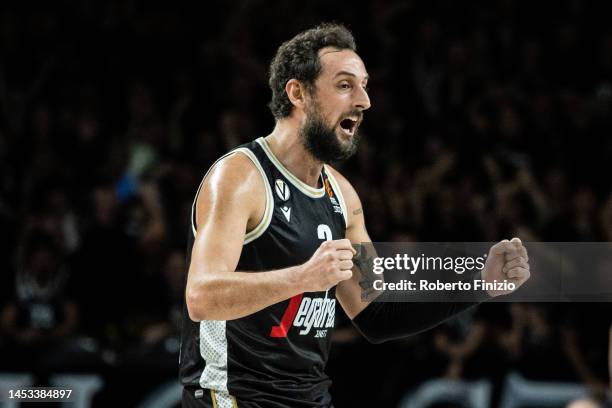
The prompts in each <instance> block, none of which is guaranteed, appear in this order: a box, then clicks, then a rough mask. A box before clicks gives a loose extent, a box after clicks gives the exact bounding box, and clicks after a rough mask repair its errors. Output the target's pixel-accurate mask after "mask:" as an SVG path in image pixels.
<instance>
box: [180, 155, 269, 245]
mask: <svg viewBox="0 0 612 408" xmlns="http://www.w3.org/2000/svg"><path fill="white" fill-rule="evenodd" d="M234 153H242V154H244V155H245V156H247V157H248V158H249V159H250V160H251V161H252V162H253V164H254V165H255V167H257V170H259V173H260V174H261V177H262V180H263V182H264V186H265V189H266V207H265V210H264V215H263V217H262V219H261V221H260V222H259V224H257V226H256V227H255V228H253V229H252V230H251V231H249V232H247V233H245V235H244V243H243V245H246V244H248V243H249V242H253V241H254V240H256V239H257V238H259V237H260V236H261V234H263V233H264V232H265V231H266V230H267V229H268V226H269V225H270V221H272V213H273V210H274V197H273V196H272V188H271V187H270V183H269V182H268V177H267V176H266V173H265V172H264V170H263V168H262V167H261V164H260V163H259V160H257V157H256V156H255V155H254V154H253V152H252V151H250V150H249V149H247V148H246V147H239V148H237V149H234V150H232V151H230V152H228V153H226V154H224V155H223V156H221V157H219V158H218V159H217V160H216V161H215V162H214V163H213V165H212V166H210V168H209V169H208V171H207V172H206V174H205V175H204V177H203V178H202V181H201V182H200V186H199V187H198V191H197V192H196V195H195V198H194V199H193V204H192V205H191V231H192V232H193V237H194V238H195V237H196V235H197V231H196V228H195V225H194V223H193V218H194V216H195V206H196V202H197V200H198V195H199V194H200V190H201V189H202V186H203V185H204V181H205V180H206V177H207V176H208V174H209V173H210V172H211V171H212V169H213V168H214V167H215V166H216V165H217V163H219V162H220V161H221V160H223V159H225V158H226V157H228V156H230V155H232V154H234Z"/></svg>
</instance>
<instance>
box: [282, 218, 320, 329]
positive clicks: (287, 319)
mask: <svg viewBox="0 0 612 408" xmlns="http://www.w3.org/2000/svg"><path fill="white" fill-rule="evenodd" d="M317 237H318V238H319V239H322V240H323V241H331V240H332V232H331V228H329V225H326V224H319V225H318V226H317ZM302 297H304V294H303V293H300V294H299V295H295V296H294V297H292V298H291V299H289V305H288V306H287V309H286V310H285V313H283V317H282V318H281V321H280V324H279V325H278V326H272V330H270V337H287V332H288V331H289V327H291V324H292V323H293V319H295V315H296V314H297V312H298V309H299V308H300V304H301V303H302Z"/></svg>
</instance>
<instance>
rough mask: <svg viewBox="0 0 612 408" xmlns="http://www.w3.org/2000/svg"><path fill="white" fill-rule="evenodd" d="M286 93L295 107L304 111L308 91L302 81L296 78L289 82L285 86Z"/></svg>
mask: <svg viewBox="0 0 612 408" xmlns="http://www.w3.org/2000/svg"><path fill="white" fill-rule="evenodd" d="M285 92H286V93H287V97H288V98H289V100H290V101H291V103H292V104H293V106H295V107H296V108H299V109H304V106H305V104H306V100H305V98H306V89H305V88H304V86H303V85H302V83H301V82H300V81H298V80H297V79H295V78H292V79H290V80H289V81H287V85H285Z"/></svg>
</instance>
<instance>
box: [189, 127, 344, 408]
mask: <svg viewBox="0 0 612 408" xmlns="http://www.w3.org/2000/svg"><path fill="white" fill-rule="evenodd" d="M230 154H244V155H246V156H247V157H249V159H251V161H252V162H253V164H254V165H255V166H256V167H257V169H258V170H259V172H260V173H261V176H262V178H263V180H264V183H265V189H266V206H265V212H264V217H263V219H262V221H261V222H260V223H259V225H258V226H257V227H256V228H254V229H253V230H252V231H249V232H245V237H244V245H243V248H242V253H241V255H240V260H239V262H238V266H237V268H236V270H240V271H253V273H257V272H262V271H269V270H274V269H280V268H285V267H289V266H295V265H299V264H302V263H304V262H306V261H307V260H308V259H310V257H311V256H312V254H313V253H314V252H315V251H316V249H317V248H318V247H319V246H320V244H321V243H322V242H323V241H324V240H330V239H340V238H344V236H345V229H346V218H345V217H346V206H345V203H344V200H343V198H342V195H341V192H340V189H339V187H338V184H337V182H336V180H335V179H334V178H333V176H332V174H330V172H329V171H328V169H327V168H326V167H325V166H324V167H323V171H322V173H321V176H320V177H321V180H320V181H321V185H322V187H321V188H313V187H311V186H309V185H307V184H305V183H303V182H302V181H301V180H299V179H298V178H297V177H295V176H294V175H293V174H291V173H290V172H289V171H288V170H287V169H286V168H285V167H284V166H283V165H282V164H281V163H280V161H279V160H278V159H277V158H276V157H275V156H274V154H273V153H272V151H271V150H270V148H269V146H268V144H267V143H266V141H265V139H264V138H259V139H257V140H255V141H253V142H251V143H248V144H245V145H242V146H240V147H238V148H236V149H234V150H232V151H230V152H229V153H228V154H227V155H230ZM227 155H225V156H223V157H226V156H227ZM223 157H222V158H223ZM213 166H214V165H213ZM205 177H206V176H205ZM200 188H201V185H200ZM198 193H199V189H198ZM196 200H197V194H196ZM196 200H194V207H193V208H192V215H191V218H192V227H193V231H192V232H193V234H192V236H191V242H190V245H189V246H190V248H188V254H191V247H192V245H193V238H194V237H195V234H197V225H196V217H195V203H196ZM335 313H336V297H335V288H332V289H330V290H329V291H327V292H313V293H303V294H300V295H297V296H295V297H293V298H291V299H288V300H285V301H283V302H280V303H277V304H274V305H271V306H269V307H267V308H265V309H263V310H261V311H259V312H257V313H254V314H252V315H249V316H246V317H243V318H240V319H235V320H227V321H202V322H199V323H195V322H193V321H191V320H190V319H189V316H188V314H187V309H186V305H184V307H183V330H182V339H181V355H180V379H181V382H182V384H183V385H186V386H199V387H202V388H205V389H208V390H211V393H212V395H214V398H216V400H217V401H216V402H217V405H218V407H219V408H223V407H226V406H227V407H234V406H238V407H246V408H249V407H265V408H271V407H291V408H299V407H327V406H330V405H331V397H330V394H329V386H330V384H331V381H330V380H329V378H328V377H327V376H326V375H325V372H324V368H325V364H326V362H327V358H328V354H329V348H330V345H331V335H332V331H333V329H334V325H335Z"/></svg>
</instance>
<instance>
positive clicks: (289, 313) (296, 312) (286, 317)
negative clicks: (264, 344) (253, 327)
mask: <svg viewBox="0 0 612 408" xmlns="http://www.w3.org/2000/svg"><path fill="white" fill-rule="evenodd" d="M335 321H336V299H330V298H327V297H325V298H310V297H304V294H303V293H302V294H300V295H297V296H294V297H292V298H291V300H290V301H289V306H288V307H287V310H285V313H284V314H283V317H282V318H281V322H280V323H281V324H280V325H278V326H274V327H272V330H271V331H270V337H287V333H288V331H289V328H290V327H291V326H294V327H298V328H301V330H300V331H299V332H298V334H300V335H301V336H305V335H308V333H310V332H311V331H313V330H312V329H314V334H313V336H314V337H315V338H324V337H327V329H328V328H330V327H334V324H335Z"/></svg>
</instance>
